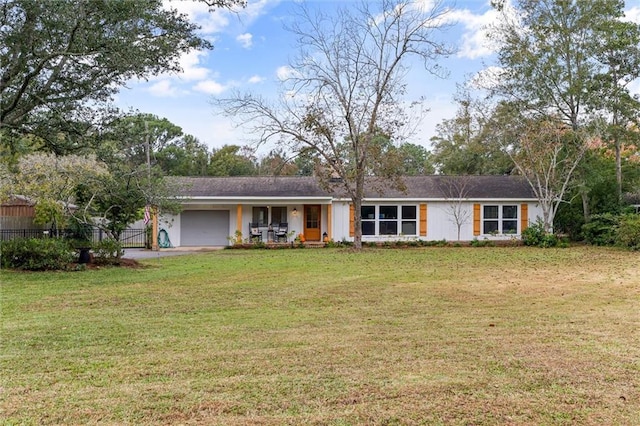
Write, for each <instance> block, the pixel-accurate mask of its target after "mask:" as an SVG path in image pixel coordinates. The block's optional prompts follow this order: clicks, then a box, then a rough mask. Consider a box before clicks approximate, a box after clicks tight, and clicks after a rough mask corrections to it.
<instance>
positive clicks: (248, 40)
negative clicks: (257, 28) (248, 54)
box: [236, 33, 253, 49]
mask: <svg viewBox="0 0 640 426" xmlns="http://www.w3.org/2000/svg"><path fill="white" fill-rule="evenodd" d="M236 40H237V41H238V42H239V43H240V44H241V45H242V47H244V48H245V49H249V48H251V46H252V45H253V35H252V34H251V33H244V34H240V35H239V36H237V37H236Z"/></svg>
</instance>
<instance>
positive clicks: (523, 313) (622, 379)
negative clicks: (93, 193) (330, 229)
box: [0, 247, 640, 425]
mask: <svg viewBox="0 0 640 426" xmlns="http://www.w3.org/2000/svg"><path fill="white" fill-rule="evenodd" d="M146 264H147V265H148V266H149V267H147V268H142V269H136V270H126V271H123V270H117V269H107V270H95V271H86V272H82V273H49V274H23V273H20V274H19V273H11V272H6V271H3V272H0V278H1V282H2V284H1V285H2V320H3V321H2V355H1V358H0V367H1V368H2V371H3V375H2V378H1V379H0V380H1V381H0V386H1V388H0V403H1V405H0V417H1V418H3V419H4V421H5V423H6V424H87V423H102V424H157V425H160V424H220V425H244V424H258V425H260V424H263V425H280V424H318V425H326V424H329V425H356V424H372V425H383V424H408V425H411V424H460V425H469V424H496V425H498V424H500V425H503V424H513V425H519V424H523V425H524V424H594V425H595V424H629V425H633V424H640V415H639V414H638V413H640V391H639V389H640V362H639V361H638V360H640V345H638V336H639V335H640V329H639V328H640V266H639V265H638V258H637V254H635V253H629V252H622V251H617V250H609V249H597V248H589V247H579V248H572V249H565V250H540V249H531V248H525V247H514V248H481V249H474V248H422V249H407V250H395V249H371V250H365V251H364V252H363V253H353V252H350V251H345V250H339V249H326V250H287V251H221V252H213V253H206V254H198V255H193V256H188V257H182V256H181V257H177V258H165V259H157V260H154V261H149V262H147V263H146Z"/></svg>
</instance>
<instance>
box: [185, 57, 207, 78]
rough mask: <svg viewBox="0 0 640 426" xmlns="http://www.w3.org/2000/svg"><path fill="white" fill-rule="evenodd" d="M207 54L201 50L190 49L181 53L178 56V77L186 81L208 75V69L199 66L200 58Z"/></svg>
mask: <svg viewBox="0 0 640 426" xmlns="http://www.w3.org/2000/svg"><path fill="white" fill-rule="evenodd" d="M207 55H208V53H207V52H203V51H191V52H189V53H186V54H184V55H182V57H181V58H180V67H181V68H182V72H181V73H180V74H179V76H180V78H181V79H183V80H186V81H194V80H204V79H205V78H207V77H208V76H209V70H208V69H207V68H205V67H202V66H200V63H201V62H202V60H203V59H204V58H205V57H206V56H207Z"/></svg>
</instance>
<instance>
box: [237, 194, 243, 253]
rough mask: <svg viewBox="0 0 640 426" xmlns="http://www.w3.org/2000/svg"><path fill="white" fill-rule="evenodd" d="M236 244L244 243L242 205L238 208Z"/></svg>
mask: <svg viewBox="0 0 640 426" xmlns="http://www.w3.org/2000/svg"><path fill="white" fill-rule="evenodd" d="M236 214H237V216H236V243H238V244H240V243H242V204H238V207H237V208H236Z"/></svg>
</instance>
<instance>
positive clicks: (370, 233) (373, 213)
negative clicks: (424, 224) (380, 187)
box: [360, 203, 420, 238]
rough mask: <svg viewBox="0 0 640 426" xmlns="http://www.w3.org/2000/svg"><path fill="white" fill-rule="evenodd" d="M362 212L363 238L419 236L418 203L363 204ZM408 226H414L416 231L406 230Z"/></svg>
mask: <svg viewBox="0 0 640 426" xmlns="http://www.w3.org/2000/svg"><path fill="white" fill-rule="evenodd" d="M360 214H361V225H360V227H361V228H360V229H361V231H362V237H363V238H371V237H398V238H400V237H405V236H408V237H418V236H419V232H420V223H419V220H420V217H419V216H420V209H419V206H418V204H389V203H383V204H363V205H362V206H361V209H360ZM411 216H413V217H411ZM407 227H410V228H413V231H414V232H413V233H406V232H404V230H405V229H407Z"/></svg>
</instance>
